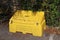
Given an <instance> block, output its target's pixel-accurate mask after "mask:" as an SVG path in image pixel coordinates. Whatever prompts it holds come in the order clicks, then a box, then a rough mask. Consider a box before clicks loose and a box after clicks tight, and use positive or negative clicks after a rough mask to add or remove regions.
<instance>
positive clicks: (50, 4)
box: [0, 0, 60, 27]
mask: <svg viewBox="0 0 60 40" xmlns="http://www.w3.org/2000/svg"><path fill="white" fill-rule="evenodd" d="M7 9H8V10H7ZM6 10H7V11H6ZM16 10H32V11H33V12H34V11H44V12H45V19H46V24H47V25H48V26H53V27H58V26H60V0H11V1H8V0H5V3H4V0H3V1H2V2H1V1H0V19H2V18H5V19H9V18H10V17H9V15H10V16H11V13H13V12H14V11H16ZM4 15H5V16H4Z"/></svg>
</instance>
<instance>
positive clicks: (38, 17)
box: [9, 10, 46, 36]
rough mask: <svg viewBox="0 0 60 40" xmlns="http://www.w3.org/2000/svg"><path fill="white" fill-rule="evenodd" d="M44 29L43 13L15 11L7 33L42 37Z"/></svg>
mask: <svg viewBox="0 0 60 40" xmlns="http://www.w3.org/2000/svg"><path fill="white" fill-rule="evenodd" d="M45 29H46V24H45V19H44V12H43V11H37V12H35V13H34V12H32V11H25V10H17V11H16V12H15V14H14V15H13V16H12V17H11V19H10V21H9V32H13V33H16V32H22V33H24V34H26V33H31V34H33V36H42V35H43V31H44V30H45Z"/></svg>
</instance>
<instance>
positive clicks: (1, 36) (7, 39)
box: [0, 22, 60, 40]
mask: <svg viewBox="0 0 60 40" xmlns="http://www.w3.org/2000/svg"><path fill="white" fill-rule="evenodd" d="M0 40H60V35H54V37H53V39H51V37H50V34H47V33H44V35H43V37H36V36H33V35H31V34H23V33H19V32H17V33H10V32H9V26H8V22H4V23H0Z"/></svg>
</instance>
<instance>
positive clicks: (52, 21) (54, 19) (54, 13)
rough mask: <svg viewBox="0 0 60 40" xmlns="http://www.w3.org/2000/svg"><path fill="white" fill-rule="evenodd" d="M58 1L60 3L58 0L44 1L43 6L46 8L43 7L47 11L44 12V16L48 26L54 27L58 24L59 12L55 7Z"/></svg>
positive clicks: (59, 20) (59, 22)
mask: <svg viewBox="0 0 60 40" xmlns="http://www.w3.org/2000/svg"><path fill="white" fill-rule="evenodd" d="M59 3H60V0H47V1H45V6H46V7H47V8H44V9H46V10H48V13H46V14H45V18H46V23H47V25H49V26H54V27H55V26H59V25H60V12H59V11H58V9H57V8H58V4H59ZM43 4H44V3H43ZM59 5H60V4H59ZM46 12H47V11H46Z"/></svg>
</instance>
